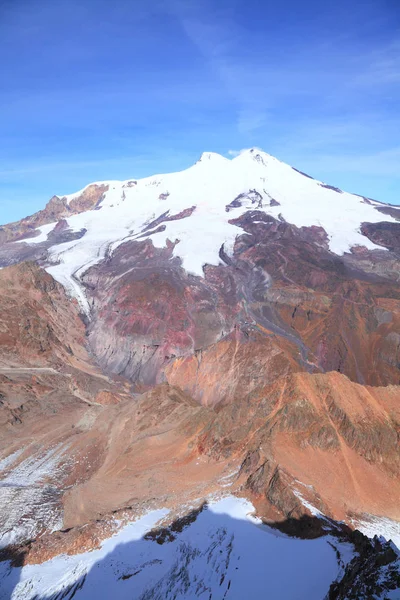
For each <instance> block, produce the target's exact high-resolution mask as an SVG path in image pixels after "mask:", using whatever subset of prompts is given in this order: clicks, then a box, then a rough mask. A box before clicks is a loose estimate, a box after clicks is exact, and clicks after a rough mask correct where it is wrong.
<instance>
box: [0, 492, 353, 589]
mask: <svg viewBox="0 0 400 600" xmlns="http://www.w3.org/2000/svg"><path fill="white" fill-rule="evenodd" d="M252 510H253V507H252V505H251V504H250V503H249V502H248V501H246V500H241V499H237V498H234V497H227V498H224V499H222V500H220V501H218V502H215V503H212V504H210V505H208V507H206V508H205V509H203V511H202V512H201V513H200V514H199V516H198V517H197V520H196V521H195V522H193V523H191V524H190V525H189V526H188V527H186V529H184V530H183V531H182V532H180V533H176V535H174V536H172V537H171V538H170V540H166V541H165V540H160V539H159V540H158V543H157V541H155V539H154V537H155V535H154V534H153V535H151V536H145V538H143V536H144V535H145V534H146V532H148V531H149V530H150V529H152V528H153V527H154V526H155V524H156V523H157V521H158V520H159V519H160V518H162V517H163V516H165V514H166V512H167V511H165V510H158V511H153V512H152V513H149V514H147V515H146V516H144V517H142V518H141V519H139V520H138V521H136V522H135V523H132V524H130V525H128V526H127V527H126V528H125V529H123V530H122V531H121V532H120V533H119V534H118V535H116V536H114V537H113V538H111V539H109V540H107V541H106V542H105V543H104V544H103V546H102V548H101V549H99V550H95V551H93V552H89V553H86V554H80V555H76V556H59V557H57V558H55V559H53V560H51V561H49V562H47V563H44V564H42V565H29V566H26V567H23V568H22V569H21V570H20V571H19V572H18V570H17V569H14V568H11V569H8V567H7V566H6V565H5V564H4V563H3V564H0V568H1V569H2V570H1V571H0V578H1V579H0V583H1V589H2V592H0V598H1V599H2V600H5V599H6V598H12V599H14V600H17V599H18V600H30V599H33V598H37V599H40V600H45V599H46V600H50V599H52V600H56V599H60V598H72V597H74V598H76V599H77V600H80V599H82V600H94V599H99V598H116V599H118V600H119V599H125V598H126V599H130V600H133V599H138V600H139V599H141V600H150V599H152V600H172V599H176V600H178V599H181V600H184V599H189V598H193V599H194V598H199V599H203V600H209V599H210V598H213V599H215V600H217V599H221V598H228V599H231V600H233V599H235V600H243V598H245V597H249V598H271V600H272V599H276V600H277V599H278V598H284V599H285V600H295V599H298V598H307V600H321V599H322V598H323V597H324V596H325V595H326V594H327V592H328V590H329V586H330V584H331V582H332V581H333V580H334V579H335V578H336V577H337V575H338V574H339V570H340V568H339V565H338V560H337V557H336V554H335V550H334V549H333V548H332V546H331V545H330V543H329V541H331V542H332V541H333V539H332V540H331V538H330V537H329V536H327V537H323V538H319V539H315V540H300V539H291V538H289V537H287V536H285V535H283V534H281V533H279V532H276V531H274V530H272V529H270V528H268V527H266V526H263V525H262V524H260V523H259V522H258V520H256V519H254V518H251V517H249V516H248V515H249V513H250V512H251V511H252ZM146 537H147V538H148V539H146ZM334 543H335V546H337V548H338V551H339V552H340V554H341V560H342V561H343V564H346V563H347V562H348V561H349V560H350V559H351V558H352V546H351V545H350V544H347V543H342V544H338V542H337V541H335V542H334ZM18 577H19V581H18V583H16V582H15V579H16V578H18Z"/></svg>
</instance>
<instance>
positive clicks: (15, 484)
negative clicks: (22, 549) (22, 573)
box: [0, 445, 65, 548]
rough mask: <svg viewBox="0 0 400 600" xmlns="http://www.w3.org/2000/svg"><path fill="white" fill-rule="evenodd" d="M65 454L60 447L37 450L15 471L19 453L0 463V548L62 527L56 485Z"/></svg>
mask: <svg viewBox="0 0 400 600" xmlns="http://www.w3.org/2000/svg"><path fill="white" fill-rule="evenodd" d="M64 451H65V447H63V446H62V445H58V446H56V447H55V448H52V449H51V450H49V451H47V452H42V451H40V450H37V451H36V452H33V453H32V454H31V455H30V456H29V457H28V458H26V459H25V460H23V461H22V462H20V463H19V464H17V465H16V466H15V467H13V464H15V463H16V462H17V460H18V457H19V456H20V455H21V453H22V452H23V451H22V450H21V451H18V452H15V453H14V454H13V455H12V456H9V457H7V458H6V459H5V460H3V461H1V463H0V532H1V534H0V548H3V547H5V546H7V545H8V544H16V543H19V542H22V541H25V540H28V539H31V538H33V537H35V536H36V535H38V534H39V533H40V532H41V530H43V529H44V528H46V529H47V530H50V531H51V530H55V529H58V528H60V527H61V526H62V517H61V512H60V507H59V501H58V500H59V490H58V487H57V485H56V484H58V483H59V482H60V477H61V476H62V474H63V470H62V469H61V468H59V465H60V462H61V460H62V455H63V453H64Z"/></svg>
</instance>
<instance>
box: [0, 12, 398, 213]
mask: <svg viewBox="0 0 400 600" xmlns="http://www.w3.org/2000/svg"><path fill="white" fill-rule="evenodd" d="M0 44H1V49H2V52H1V53H0V72H1V78H0V140H1V143H0V222H3V223H4V222H7V221H9V220H12V219H17V218H20V217H22V216H25V215H26V214H28V213H32V212H34V211H35V210H38V209H39V208H42V207H43V206H44V204H45V202H46V201H47V200H48V199H49V198H50V197H51V196H52V195H53V194H66V193H71V192H73V191H76V190H77V189H79V188H81V187H83V186H84V185H86V184H87V183H89V182H90V181H96V180H101V179H126V178H130V177H142V176H146V175H150V174H152V173H155V172H162V171H171V170H179V169H182V168H185V167H187V166H189V165H190V164H192V163H193V162H194V161H195V160H196V159H197V158H198V157H199V155H200V154H201V152H203V151H215V152H220V153H221V154H225V155H227V156H229V154H232V155H233V154H234V153H235V152H238V151H240V150H241V149H242V148H248V147H251V146H257V147H261V148H262V149H264V150H265V151H266V152H269V153H270V154H273V155H275V156H277V157H278V158H280V159H281V160H284V161H285V162H288V163H290V164H292V165H294V166H296V167H297V168H299V169H301V170H304V171H306V172H308V173H310V174H311V175H313V176H315V177H317V178H319V179H322V180H324V181H327V182H329V183H331V184H334V185H338V186H340V187H342V188H344V189H346V190H348V191H355V192H357V193H360V194H364V195H369V196H371V197H374V198H377V199H380V200H383V201H387V202H392V203H399V204H400V2H399V0H370V1H368V0H351V1H349V0H346V1H344V0H336V1H335V2H334V1H328V0H326V1H324V0H319V1H318V2H317V1H316V0H302V1H301V2H299V1H298V0H279V1H278V0H277V1H274V2H272V1H270V0H264V1H263V0H258V1H257V0H229V1H228V0H154V1H152V2H151V1H144V0H130V1H128V0H114V1H112V0H107V1H105V0H79V1H78V0H68V1H67V0H51V1H50V0H0Z"/></svg>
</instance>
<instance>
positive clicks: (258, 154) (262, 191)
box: [26, 148, 395, 310]
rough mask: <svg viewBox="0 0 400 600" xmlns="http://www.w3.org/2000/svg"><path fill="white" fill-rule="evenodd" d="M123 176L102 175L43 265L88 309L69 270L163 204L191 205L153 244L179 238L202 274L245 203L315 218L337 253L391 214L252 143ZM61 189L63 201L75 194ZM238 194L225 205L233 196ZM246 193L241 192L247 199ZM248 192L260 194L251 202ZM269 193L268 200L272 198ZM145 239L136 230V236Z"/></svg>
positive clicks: (179, 251) (192, 267)
mask: <svg viewBox="0 0 400 600" xmlns="http://www.w3.org/2000/svg"><path fill="white" fill-rule="evenodd" d="M128 181H129V180H127V181H104V182H97V184H98V185H99V184H105V185H107V186H108V191H107V192H106V193H105V194H104V198H103V200H102V201H101V203H100V210H91V211H87V212H85V213H81V214H79V215H75V216H73V217H70V218H69V219H68V221H69V225H70V227H71V228H72V229H73V230H76V231H78V230H81V229H82V228H85V229H86V230H87V233H86V234H85V235H84V236H83V237H82V238H81V239H79V240H74V241H72V242H67V243H65V244H60V245H55V246H53V247H52V248H51V249H50V254H51V257H52V258H53V259H54V263H58V264H54V266H51V267H49V268H48V271H49V272H50V273H51V274H52V275H53V276H54V277H55V279H57V280H58V281H59V282H60V283H62V284H63V285H64V286H65V287H66V288H67V289H68V290H69V291H70V293H71V294H73V295H74V296H76V297H78V299H79V301H80V302H81V304H82V306H83V307H84V308H85V309H86V310H87V303H86V300H85V297H84V294H83V291H82V289H81V288H80V286H79V283H77V280H76V277H75V278H74V277H73V274H75V276H79V274H82V273H83V272H84V271H85V270H86V269H87V268H88V267H89V266H91V265H93V264H95V263H96V262H98V261H100V260H102V258H103V257H104V255H105V252H106V251H107V249H111V250H114V249H115V248H116V247H117V246H118V245H119V244H120V243H122V242H123V241H127V240H135V239H137V238H138V236H139V235H141V234H142V233H143V229H144V228H145V227H146V226H147V225H148V224H149V223H151V221H153V220H154V219H156V218H157V217H159V216H160V215H162V214H164V213H165V212H166V211H169V214H170V215H177V214H179V213H181V212H182V211H183V210H185V209H188V208H191V207H193V206H195V207H196V208H195V210H194V211H193V212H192V214H191V215H190V216H188V217H186V218H182V219H178V220H174V221H168V222H165V223H164V225H165V230H164V231H159V232H158V233H156V232H155V231H156V229H155V230H154V233H151V232H150V234H149V235H148V237H149V238H150V239H151V240H152V241H153V244H154V245H155V246H158V247H163V246H164V245H165V244H166V241H167V239H169V240H171V241H175V240H179V243H178V244H176V246H175V248H174V254H175V255H176V256H179V257H180V258H181V260H182V264H183V267H184V268H185V269H186V270H187V271H188V272H190V273H193V274H195V275H198V276H200V277H201V276H203V266H204V265H205V264H219V262H220V259H219V250H220V248H221V246H222V245H223V244H224V245H225V248H226V249H229V248H232V247H233V244H234V242H235V238H236V236H237V235H238V234H240V233H241V232H242V230H241V229H240V228H239V227H237V226H235V225H232V224H230V223H229V221H230V220H232V219H235V218H237V217H239V216H240V215H241V214H243V213H244V212H246V211H247V210H249V209H257V210H262V211H263V212H265V213H268V214H270V215H272V216H273V217H275V218H277V217H278V216H279V215H282V217H283V218H284V219H285V220H286V221H288V222H289V223H292V224H294V225H296V226H298V227H302V226H311V225H317V226H320V227H323V228H324V229H325V231H326V232H327V234H328V239H329V247H330V250H331V251H332V252H335V253H336V254H343V253H344V252H348V251H349V250H350V249H351V248H352V247H353V246H356V245H362V246H366V247H367V248H369V249H374V248H379V246H376V245H375V244H373V243H372V242H371V241H370V240H368V239H367V238H366V237H365V236H363V235H362V234H361V233H360V225H361V223H363V222H364V221H366V222H371V223H373V222H379V221H383V220H386V221H393V222H395V221H394V219H392V217H390V216H383V215H382V214H381V213H379V212H378V211H377V210H376V209H375V208H374V206H373V205H372V204H367V203H366V202H365V201H364V199H363V198H361V197H360V196H356V195H353V194H348V193H346V192H341V191H340V190H339V191H337V190H336V189H332V188H330V187H324V184H322V183H321V182H320V181H317V180H315V179H312V178H310V177H308V176H307V175H305V174H302V173H301V172H299V171H296V170H295V169H293V168H292V167H290V166H289V165H287V164H285V163H283V162H281V161H279V160H278V159H276V158H274V157H273V156H271V155H269V154H267V153H266V152H263V151H262V150H259V149H258V148H251V149H249V150H245V151H242V152H241V153H240V154H239V155H238V156H236V157H235V158H233V159H228V158H226V157H224V156H221V155H220V154H217V153H215V152H204V153H203V154H202V155H201V158H200V159H199V160H198V161H197V162H196V163H195V164H194V165H193V166H192V167H189V168H188V169H186V170H184V171H180V172H178V173H169V174H165V175H155V176H152V177H146V178H145V179H138V180H135V181H137V184H136V185H134V186H128V185H127V184H128ZM81 193H82V190H81V191H80V192H77V193H76V194H71V195H69V196H67V199H68V200H69V201H70V200H71V199H72V198H76V197H77V196H79V194H81ZM238 196H241V198H242V199H241V201H240V202H238V203H236V204H238V206H236V207H235V206H234V207H232V208H230V209H229V211H227V210H226V206H227V205H228V204H230V203H231V202H232V201H233V200H234V199H235V198H237V197H238ZM246 196H248V198H247V200H246ZM254 196H257V198H258V199H261V202H257V203H252V199H253V200H254ZM272 201H274V202H272ZM54 226H55V224H54V223H53V224H50V225H46V226H44V227H41V235H40V236H38V237H36V238H30V239H28V240H26V241H27V243H32V244H33V243H37V242H40V241H44V240H46V239H47V234H48V233H49V232H50V231H51V230H52V229H53V228H54ZM139 239H141V240H143V239H145V238H143V237H141V238H139Z"/></svg>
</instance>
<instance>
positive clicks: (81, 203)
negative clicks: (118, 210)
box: [0, 183, 108, 244]
mask: <svg viewBox="0 0 400 600" xmlns="http://www.w3.org/2000/svg"><path fill="white" fill-rule="evenodd" d="M107 190H108V185H103V184H96V183H93V184H91V185H89V186H87V187H86V188H85V189H84V190H83V191H82V193H81V194H79V195H77V196H75V197H74V198H72V199H71V200H70V201H69V202H68V200H67V198H66V197H65V196H62V197H60V196H53V197H52V198H50V200H49V201H48V203H47V204H46V207H45V208H44V209H43V210H40V211H38V212H37V213H34V214H33V215H31V216H30V217H26V218H24V219H21V220H20V221H16V222H15V223H9V224H8V225H3V226H1V227H0V244H5V243H7V242H15V241H18V240H23V239H26V238H29V237H35V236H36V235H38V234H39V231H38V228H39V227H42V226H43V225H47V224H48V223H56V222H57V221H60V220H62V219H66V218H68V217H70V216H72V215H76V214H79V213H82V212H85V211H87V210H93V209H94V208H96V207H97V206H98V205H99V203H100V202H101V199H102V197H103V195H104V193H105V192H106V191H107ZM58 243H62V241H59V242H58Z"/></svg>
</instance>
